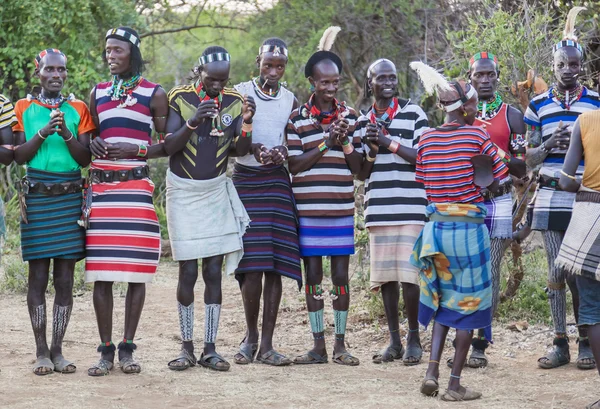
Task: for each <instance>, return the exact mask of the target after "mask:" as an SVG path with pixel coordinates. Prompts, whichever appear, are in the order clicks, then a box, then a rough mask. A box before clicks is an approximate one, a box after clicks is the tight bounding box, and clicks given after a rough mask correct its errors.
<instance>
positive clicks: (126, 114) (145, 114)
mask: <svg viewBox="0 0 600 409" xmlns="http://www.w3.org/2000/svg"><path fill="white" fill-rule="evenodd" d="M110 85H111V83H110V82H102V83H100V84H98V85H96V95H95V97H96V112H97V113H98V121H99V123H100V138H102V139H104V140H105V141H106V142H109V143H116V142H128V143H133V144H136V145H140V144H144V145H150V144H151V143H152V130H153V129H154V122H152V112H151V111H150V101H151V100H152V96H153V95H154V93H155V92H156V90H157V89H158V87H159V85H158V84H154V83H152V82H150V81H148V80H146V79H145V78H144V79H142V82H140V85H138V86H137V88H135V89H134V90H133V94H132V97H133V98H135V99H137V103H135V104H134V105H132V106H124V107H121V108H119V107H118V105H119V104H120V103H121V101H120V100H117V101H113V100H112V99H111V97H110V96H109V95H108V91H109V90H110Z"/></svg>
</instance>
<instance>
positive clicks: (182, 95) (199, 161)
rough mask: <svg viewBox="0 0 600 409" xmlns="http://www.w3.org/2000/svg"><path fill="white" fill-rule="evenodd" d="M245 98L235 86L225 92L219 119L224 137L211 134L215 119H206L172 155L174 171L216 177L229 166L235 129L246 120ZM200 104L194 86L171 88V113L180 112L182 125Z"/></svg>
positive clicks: (194, 176) (195, 176) (202, 177)
mask: <svg viewBox="0 0 600 409" xmlns="http://www.w3.org/2000/svg"><path fill="white" fill-rule="evenodd" d="M243 103H244V98H243V97H242V95H241V94H240V93H238V92H237V91H235V90H234V89H231V88H225V90H224V91H223V100H222V102H221V109H220V110H219V116H218V118H217V119H218V120H219V121H220V123H221V127H222V130H223V133H224V135H223V136H219V137H217V136H211V135H210V131H211V129H212V123H211V121H204V122H203V123H202V124H200V126H199V127H198V129H196V130H195V131H194V132H193V133H192V136H191V137H190V140H189V141H188V143H187V144H186V145H185V147H184V148H183V149H182V150H181V151H179V152H176V153H174V154H173V155H171V156H170V157H169V168H170V169H171V172H173V173H174V174H176V175H177V176H179V177H182V178H186V179H196V180H206V179H213V178H215V177H217V176H219V175H221V174H222V173H224V172H225V170H226V169H227V158H228V157H229V150H230V149H231V147H232V145H233V144H234V143H235V142H234V139H235V132H236V130H237V129H238V126H239V121H241V120H242V105H243ZM198 105H200V98H198V94H197V93H196V89H195V87H194V85H191V84H190V85H182V86H177V87H175V88H173V89H172V90H171V91H169V107H170V108H171V109H170V111H169V115H179V117H180V120H181V125H182V126H184V124H185V121H187V120H188V119H190V118H192V117H193V116H194V114H195V113H196V110H197V109H198Z"/></svg>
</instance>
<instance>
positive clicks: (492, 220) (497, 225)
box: [484, 193, 513, 239]
mask: <svg viewBox="0 0 600 409" xmlns="http://www.w3.org/2000/svg"><path fill="white" fill-rule="evenodd" d="M484 203H485V207H487V216H486V217H485V225H486V226H487V227H488V230H489V231H490V238H491V239H510V238H512V234H513V223H512V194H511V193H507V194H505V195H502V196H499V197H495V198H493V199H491V200H486V201H485V202H484Z"/></svg>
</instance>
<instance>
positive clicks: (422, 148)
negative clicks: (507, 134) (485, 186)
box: [416, 125, 508, 203]
mask: <svg viewBox="0 0 600 409" xmlns="http://www.w3.org/2000/svg"><path fill="white" fill-rule="evenodd" d="M480 154H484V155H489V156H491V157H492V158H493V173H494V179H499V180H502V179H504V178H505V177H507V176H508V168H507V167H506V165H505V164H504V162H502V160H501V159H500V157H499V156H498V150H497V149H496V147H495V146H494V144H493V143H492V141H491V140H490V137H489V135H488V134H487V133H486V132H485V131H484V130H483V129H481V128H478V127H476V126H469V125H465V126H454V127H442V128H436V129H430V130H428V131H425V132H424V133H423V135H422V136H421V141H420V142H419V147H418V149H417V166H416V180H417V181H418V182H421V183H423V184H424V185H425V192H426V193H427V199H428V200H429V201H430V202H433V203H448V202H451V203H480V202H483V197H482V196H481V193H480V190H481V189H480V188H479V187H478V186H476V185H475V183H474V171H473V164H472V163H471V158H472V157H473V156H475V155H480Z"/></svg>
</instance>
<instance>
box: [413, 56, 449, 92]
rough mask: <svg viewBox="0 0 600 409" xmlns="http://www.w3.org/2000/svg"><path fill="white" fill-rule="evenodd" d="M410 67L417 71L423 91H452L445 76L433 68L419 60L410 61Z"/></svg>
mask: <svg viewBox="0 0 600 409" xmlns="http://www.w3.org/2000/svg"><path fill="white" fill-rule="evenodd" d="M410 68H412V69H413V70H415V71H416V72H417V75H418V76H419V79H420V80H421V82H422V83H423V87H425V92H426V93H427V94H428V95H431V94H433V93H434V92H436V91H438V90H439V91H452V90H453V89H454V88H453V87H452V85H450V83H449V82H448V80H447V79H446V77H444V76H443V75H442V74H440V73H439V72H438V71H437V70H436V69H435V68H433V67H431V66H429V65H427V64H425V63H424V62H421V61H413V62H411V63H410Z"/></svg>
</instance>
